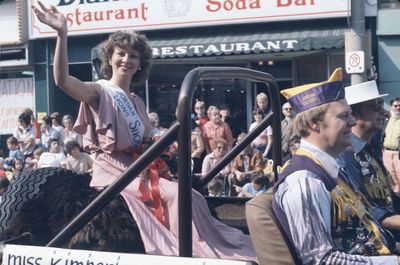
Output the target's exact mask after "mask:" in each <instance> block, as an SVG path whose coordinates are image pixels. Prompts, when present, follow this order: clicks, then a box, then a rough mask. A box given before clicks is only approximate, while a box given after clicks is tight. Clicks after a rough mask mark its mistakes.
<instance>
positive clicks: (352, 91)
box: [344, 80, 388, 105]
mask: <svg viewBox="0 0 400 265" xmlns="http://www.w3.org/2000/svg"><path fill="white" fill-rule="evenodd" d="M344 91H345V98H346V100H347V103H348V104H349V105H353V104H357V103H361V102H365V101H369V100H372V99H376V98H381V97H384V96H387V95H388V94H382V95H380V94H379V91H378V86H377V85H376V82H375V80H372V81H368V82H364V83H360V84H356V85H353V86H348V87H345V88H344Z"/></svg>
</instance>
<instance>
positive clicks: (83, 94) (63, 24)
mask: <svg viewBox="0 0 400 265" xmlns="http://www.w3.org/2000/svg"><path fill="white" fill-rule="evenodd" d="M38 4H39V6H40V9H41V10H40V9H39V8H37V7H35V6H32V9H33V11H34V12H35V14H36V17H37V18H38V19H39V21H40V22H42V23H44V24H46V25H48V26H50V27H51V28H53V29H54V30H56V31H57V42H56V49H55V54H54V80H55V82H56V85H57V86H59V87H60V88H61V89H62V90H63V91H64V92H66V93H67V94H68V95H70V96H71V97H73V98H74V99H76V100H78V101H83V102H86V103H89V104H90V105H92V106H96V105H97V104H98V100H99V95H100V93H99V92H100V85H98V84H96V83H93V82H82V81H81V80H79V79H77V78H75V77H73V76H71V75H70V74H69V69H68V55H67V35H68V28H67V20H66V19H65V17H64V15H63V14H61V13H60V12H58V10H57V9H56V8H55V7H54V6H53V5H51V6H50V7H49V8H46V7H45V6H44V5H43V4H42V3H41V2H40V1H38Z"/></svg>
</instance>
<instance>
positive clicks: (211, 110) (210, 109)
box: [207, 105, 218, 120]
mask: <svg viewBox="0 0 400 265" xmlns="http://www.w3.org/2000/svg"><path fill="white" fill-rule="evenodd" d="M216 109H218V108H217V107H216V106H214V105H211V106H209V107H208V109H207V117H208V120H211V116H212V115H213V111H214V110H216Z"/></svg>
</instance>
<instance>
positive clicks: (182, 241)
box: [176, 67, 282, 257]
mask: <svg viewBox="0 0 400 265" xmlns="http://www.w3.org/2000/svg"><path fill="white" fill-rule="evenodd" d="M218 78H235V79H246V80H249V81H253V82H258V83H267V84H268V89H269V90H270V96H271V107H272V111H273V113H275V115H273V119H274V120H273V126H277V127H274V128H275V129H276V130H277V131H279V132H276V135H275V137H274V138H276V139H275V141H274V143H273V154H274V160H276V163H274V171H275V172H276V167H277V166H278V165H280V164H281V162H282V154H281V149H282V148H281V132H280V128H281V127H280V121H281V120H280V96H279V89H278V86H277V84H276V81H275V80H274V78H273V77H272V76H271V75H269V74H267V73H263V72H259V71H255V70H251V69H247V68H240V67H198V68H195V69H193V70H191V71H190V72H189V73H188V74H187V75H186V76H185V79H184V80H183V82H182V86H181V90H180V94H179V101H178V108H177V110H176V117H177V120H178V122H179V123H180V124H181V127H180V129H179V133H178V138H179V142H178V176H179V177H178V178H179V191H178V197H179V255H180V256H183V257H191V256H192V227H191V223H192V204H191V202H192V189H191V185H192V179H191V177H189V176H191V175H192V174H191V161H190V159H189V158H190V138H191V137H190V135H191V130H190V129H189V128H191V120H190V114H191V113H192V102H193V95H194V90H195V87H196V85H197V83H198V81H199V80H200V79H203V80H207V79H218ZM265 122H267V121H265ZM258 127H259V126H258ZM260 128H261V127H260ZM259 130H260V131H261V129H259ZM235 150H236V151H237V150H239V149H235ZM278 150H279V153H278Z"/></svg>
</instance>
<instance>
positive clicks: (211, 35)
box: [0, 0, 398, 134]
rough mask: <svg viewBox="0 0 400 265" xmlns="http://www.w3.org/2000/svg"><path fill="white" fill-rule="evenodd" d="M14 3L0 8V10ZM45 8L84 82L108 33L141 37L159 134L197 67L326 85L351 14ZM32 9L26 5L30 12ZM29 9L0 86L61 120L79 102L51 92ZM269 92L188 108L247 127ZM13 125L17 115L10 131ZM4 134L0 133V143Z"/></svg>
mask: <svg viewBox="0 0 400 265" xmlns="http://www.w3.org/2000/svg"><path fill="white" fill-rule="evenodd" d="M12 2H13V1H11V0H3V2H0V7H1V8H0V10H3V8H2V6H4V5H5V4H7V5H10V6H11V4H10V3H12ZM16 2H17V3H18V2H19V1H16ZM20 2H25V1H22V0H21V1H20ZM42 2H43V3H44V4H45V5H48V4H50V3H51V4H54V5H55V6H56V7H57V8H58V10H59V11H60V12H63V13H64V14H65V15H66V17H67V21H68V26H69V34H70V37H69V40H68V57H69V63H70V73H71V74H72V75H74V76H76V77H77V78H79V79H81V80H84V81H90V80H92V79H93V71H94V70H93V67H92V65H93V64H92V63H93V61H95V60H96V59H98V56H97V53H96V46H97V45H98V43H100V42H101V41H102V40H104V39H105V38H106V37H107V36H108V34H109V33H110V32H113V31H116V30H131V29H134V30H139V31H141V32H142V33H144V34H145V35H146V36H147V38H148V40H149V43H150V46H151V47H152V49H153V58H154V60H153V68H152V71H151V74H150V77H149V79H148V80H147V82H146V83H145V84H143V85H141V86H139V87H137V90H136V91H138V94H139V95H140V96H142V97H143V99H145V101H146V105H147V107H148V109H149V111H156V112H158V113H159V115H160V119H161V123H162V125H163V126H165V127H168V126H169V124H170V122H171V121H173V120H175V117H174V114H175V108H176V105H177V100H178V93H179V88H180V85H181V83H182V81H183V79H184V77H185V75H186V73H188V72H189V71H190V70H191V69H193V68H195V67H198V66H238V67H245V68H250V69H255V70H259V71H262V72H267V73H270V74H271V75H273V76H274V77H275V78H276V81H277V83H278V86H279V88H280V89H284V88H288V87H292V86H296V85H300V84H304V83H310V82H315V81H320V80H324V79H326V78H327V77H328V76H329V74H330V73H331V72H332V70H333V69H334V68H336V67H338V66H344V64H345V59H344V58H345V52H344V45H345V42H344V32H345V31H346V30H348V28H349V17H348V16H349V14H350V12H349V7H348V5H347V1H344V0H335V1H315V0H308V1H307V0H304V1H292V0H276V1H267V0H202V1H197V0H196V3H195V1H194V0H163V1H151V0H142V1H107V0H103V1H100V0H99V1H87V0H79V1H78V0H57V1H56V0H46V1H42ZM30 4H31V1H27V6H30ZM27 6H22V8H23V11H21V12H20V13H19V16H20V18H21V23H22V24H23V25H25V26H24V27H25V29H24V31H23V35H24V39H23V40H21V41H20V43H18V45H17V46H15V45H10V44H5V45H2V46H1V53H2V56H4V55H3V54H4V53H7V51H8V49H14V48H15V49H17V47H19V49H21V47H25V50H24V51H25V53H27V54H26V55H25V56H26V57H29V59H27V60H26V63H25V64H23V65H18V64H16V63H15V62H14V63H13V59H12V58H11V57H7V58H5V59H6V60H4V57H2V58H1V63H2V70H1V73H0V80H5V81H4V82H10V81H9V79H13V78H14V79H15V78H17V79H18V78H22V79H23V78H31V79H33V86H32V89H31V90H32V91H33V94H34V96H33V103H32V104H31V105H32V106H28V107H32V108H33V109H34V111H35V112H36V113H50V112H53V111H58V112H60V113H61V114H67V113H68V114H72V115H74V116H76V114H77V112H78V108H79V102H76V101H75V100H73V99H72V98H70V97H69V96H68V95H66V94H65V93H63V92H62V91H61V90H60V89H58V88H57V87H56V86H55V84H54V80H53V75H52V73H53V57H54V45H55V38H54V36H55V33H54V32H52V31H51V30H49V28H46V27H45V26H43V25H42V24H40V22H38V21H37V20H36V18H35V17H34V16H32V12H31V10H30V9H29V8H27ZM375 8H376V7H375ZM0 15H1V13H0ZM375 24H376V19H375V17H367V23H366V26H367V27H368V28H370V29H371V31H372V35H373V36H375V32H376V30H374V29H375ZM28 53H29V54H28ZM374 56H375V57H377V55H376V54H374ZM7 59H8V60H7ZM14 61H15V60H14ZM397 70H398V69H397ZM346 78H347V79H346V81H347V82H349V81H348V80H349V79H348V77H347V76H346ZM15 82H16V81H15ZM2 89H3V90H4V91H5V90H6V89H5V88H4V87H3V88H2ZM10 89H12V88H11V87H10ZM14 89H15V88H14ZM267 91H268V89H267V87H265V85H264V84H255V83H250V82H247V81H244V80H236V79H221V80H204V81H200V83H199V84H198V87H197V88H196V92H195V100H203V101H205V102H206V104H207V105H208V106H209V105H216V106H220V105H222V104H229V105H230V107H231V113H232V115H233V116H235V117H237V118H238V119H239V120H240V121H241V123H242V124H241V126H242V127H244V128H248V126H249V125H250V122H251V119H252V117H251V109H252V107H253V106H254V101H255V96H256V95H257V94H258V93H259V92H267ZM9 99H13V98H9ZM9 107H10V106H8V107H7V108H9ZM15 112H18V111H17V110H15ZM16 117H17V114H15V122H16ZM8 119H10V124H11V123H12V121H11V119H14V116H13V115H9V117H8ZM15 125H16V123H15ZM12 126H14V125H10V127H12ZM8 132H9V130H8ZM4 133H7V130H3V132H2V133H0V134H4Z"/></svg>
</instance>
